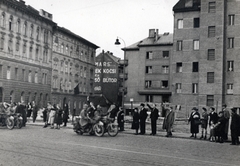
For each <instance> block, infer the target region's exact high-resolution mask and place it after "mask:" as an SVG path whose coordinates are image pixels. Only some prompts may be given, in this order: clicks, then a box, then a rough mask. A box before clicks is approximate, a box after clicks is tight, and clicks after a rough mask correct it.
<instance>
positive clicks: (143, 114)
mask: <svg viewBox="0 0 240 166" xmlns="http://www.w3.org/2000/svg"><path fill="white" fill-rule="evenodd" d="M144 107H145V104H143V103H141V104H140V113H139V119H140V134H142V135H143V134H145V132H146V119H147V116H148V114H147V109H146V108H144Z"/></svg>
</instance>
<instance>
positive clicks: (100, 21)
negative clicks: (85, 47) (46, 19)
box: [25, 0, 178, 58]
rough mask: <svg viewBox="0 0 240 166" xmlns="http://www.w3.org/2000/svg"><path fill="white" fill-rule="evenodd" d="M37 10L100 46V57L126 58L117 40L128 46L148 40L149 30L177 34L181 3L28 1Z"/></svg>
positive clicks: (162, 0)
mask: <svg viewBox="0 0 240 166" xmlns="http://www.w3.org/2000/svg"><path fill="white" fill-rule="evenodd" d="M25 2H26V5H30V6H32V7H34V8H35V9H37V10H40V9H43V10H45V11H47V12H49V13H51V14H53V21H54V22H56V23H57V24H58V26H60V27H64V28H67V29H68V30H70V31H72V32H73V33H75V34H77V35H79V36H81V37H83V38H85V39H86V40H88V41H90V42H92V43H94V44H96V45H97V46H99V47H100V48H99V49H97V55H98V54H99V53H100V52H101V51H102V50H104V51H110V52H113V55H115V56H117V57H120V58H123V54H124V53H123V51H122V50H121V48H123V47H124V43H123V42H122V40H120V42H121V43H122V45H121V46H116V45H114V42H115V40H116V38H117V37H120V38H121V39H123V40H124V41H125V43H126V46H129V45H132V44H134V43H136V42H138V41H140V40H142V39H144V38H146V37H148V31H149V29H159V33H160V34H162V33H164V32H170V33H172V32H173V12H172V8H173V6H174V5H175V4H176V3H177V2H178V0H25Z"/></svg>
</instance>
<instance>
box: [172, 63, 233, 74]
mask: <svg viewBox="0 0 240 166" xmlns="http://www.w3.org/2000/svg"><path fill="white" fill-rule="evenodd" d="M198 71H199V63H198V62H192V72H198ZM227 71H234V61H227ZM176 72H177V73H182V62H177V63H176Z"/></svg>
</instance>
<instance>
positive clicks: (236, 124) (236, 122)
mask: <svg viewBox="0 0 240 166" xmlns="http://www.w3.org/2000/svg"><path fill="white" fill-rule="evenodd" d="M231 110H232V121H231V125H230V129H231V137H232V143H231V145H238V144H239V138H238V136H239V133H240V116H239V115H238V114H237V109H236V108H232V109H231Z"/></svg>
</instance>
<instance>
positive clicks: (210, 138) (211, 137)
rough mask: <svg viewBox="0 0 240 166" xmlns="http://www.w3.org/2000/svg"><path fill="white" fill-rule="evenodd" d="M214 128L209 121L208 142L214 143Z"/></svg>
mask: <svg viewBox="0 0 240 166" xmlns="http://www.w3.org/2000/svg"><path fill="white" fill-rule="evenodd" d="M214 127H215V125H214V123H213V121H211V122H210V137H209V140H210V142H213V141H216V135H215V132H214Z"/></svg>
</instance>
